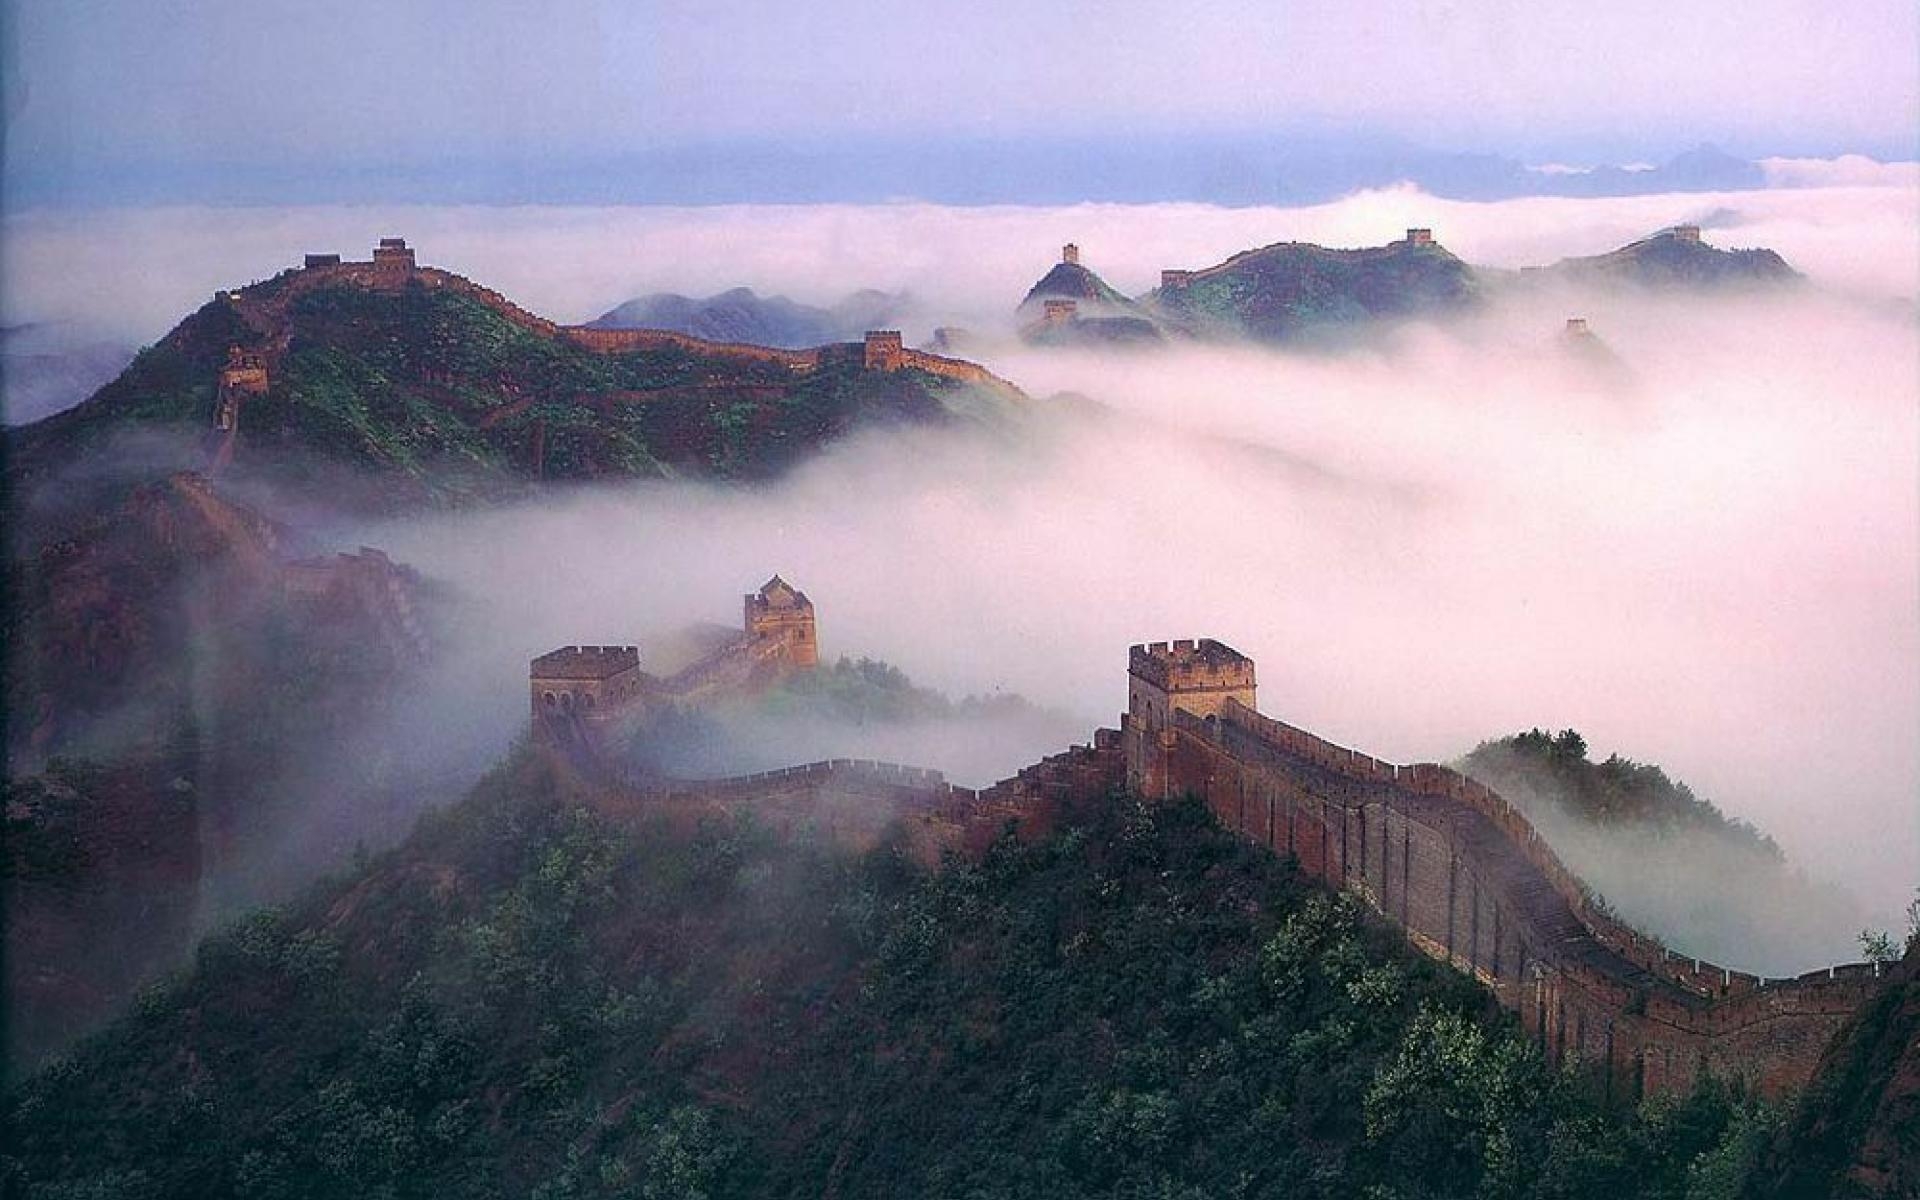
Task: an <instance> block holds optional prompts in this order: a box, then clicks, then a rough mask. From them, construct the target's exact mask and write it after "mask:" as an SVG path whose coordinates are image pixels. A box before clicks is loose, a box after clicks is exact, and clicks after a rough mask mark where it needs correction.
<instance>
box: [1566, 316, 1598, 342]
mask: <svg viewBox="0 0 1920 1200" xmlns="http://www.w3.org/2000/svg"><path fill="white" fill-rule="evenodd" d="M1567 336H1568V337H1570V338H1584V337H1592V336H1593V330H1591V329H1589V328H1588V327H1587V319H1586V318H1585V317H1568V318H1567Z"/></svg>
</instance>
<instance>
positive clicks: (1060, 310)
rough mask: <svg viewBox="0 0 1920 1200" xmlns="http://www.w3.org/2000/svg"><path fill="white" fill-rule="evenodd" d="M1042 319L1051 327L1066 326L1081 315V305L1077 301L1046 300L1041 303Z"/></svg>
mask: <svg viewBox="0 0 1920 1200" xmlns="http://www.w3.org/2000/svg"><path fill="white" fill-rule="evenodd" d="M1040 313H1041V317H1040V319H1041V320H1043V321H1045V322H1046V323H1047V324H1049V325H1065V324H1066V323H1067V322H1069V321H1071V320H1073V319H1074V318H1075V317H1077V316H1079V315H1080V303H1079V301H1077V300H1058V299H1055V300H1045V301H1042V302H1041V306H1040Z"/></svg>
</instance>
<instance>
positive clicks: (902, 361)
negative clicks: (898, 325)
mask: <svg viewBox="0 0 1920 1200" xmlns="http://www.w3.org/2000/svg"><path fill="white" fill-rule="evenodd" d="M864 350H865V353H864V356H863V358H862V360H861V361H862V363H863V365H865V367H866V368H867V370H869V371H898V370H899V369H900V368H901V367H903V366H905V365H906V348H905V346H904V344H903V342H902V339H901V337H900V331H899V330H898V329H870V330H868V331H867V340H866V345H865V347H864Z"/></svg>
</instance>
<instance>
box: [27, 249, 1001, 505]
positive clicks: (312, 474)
mask: <svg viewBox="0 0 1920 1200" xmlns="http://www.w3.org/2000/svg"><path fill="white" fill-rule="evenodd" d="M286 286H287V285H286V284H285V282H284V281H278V280H277V281H273V282H270V283H268V284H265V285H262V287H261V289H260V295H261V296H262V297H269V298H270V297H273V296H274V295H275V294H276V292H278V291H281V290H283V289H284V288H285V287H286ZM286 303H287V304H288V310H287V316H286V323H287V328H288V330H289V335H290V336H289V338H288V342H287V346H286V350H285V353H284V354H282V355H281V356H280V358H279V360H278V362H277V364H276V367H275V369H274V371H273V373H272V377H271V379H270V384H269V389H268V391H267V393H266V394H265V395H264V396H257V397H252V398H250V399H248V400H247V401H246V403H245V405H244V407H243V410H242V414H241V421H240V430H241V432H240V447H241V450H240V453H239V454H238V456H237V457H236V460H235V465H236V469H237V470H240V471H242V472H255V473H259V474H263V475H265V476H267V477H268V478H270V479H271V480H272V481H273V482H275V483H278V484H281V485H288V484H293V485H307V486H308V487H310V488H313V489H318V490H325V491H326V492H327V495H328V498H329V499H330V500H332V501H335V502H339V501H341V500H343V499H354V498H358V499H360V500H362V501H363V502H364V503H368V504H371V505H374V506H376V507H405V506H410V505H415V504H420V503H438V504H458V503H462V502H466V501H470V500H472V499H475V498H479V497H483V496H486V495H490V494H495V493H499V492H503V491H505V492H512V491H516V490H520V489H524V488H526V487H527V486H529V485H531V484H534V483H536V482H541V481H550V482H580V481H587V480H593V479H599V478H608V477H640V478H659V477H670V476H676V475H695V476H712V477H719V478H727V479H760V478H766V477H768V476H771V475H774V474H776V473H778V472H780V471H782V470H784V469H786V468H788V467H789V466H791V465H792V464H793V463H795V462H797V461H799V460H800V459H801V458H802V457H804V456H805V455H806V454H807V453H809V452H810V451H812V450H814V449H816V448H818V447H819V446H820V445H822V444H824V443H825V442H827V441H830V440H832V439H834V438H836V437H839V436H841V435H843V434H845V433H846V432H847V431H849V430H850V429H852V428H853V427H854V426H856V425H857V424H859V423H861V422H863V421H867V420H875V419H879V420H887V419H895V420H915V421H937V420H944V419H948V418H950V417H952V416H953V415H955V413H956V412H957V411H959V408H960V407H964V405H963V404H962V403H961V402H960V398H961V396H962V394H963V393H964V392H965V391H966V390H967V389H966V386H965V385H963V384H959V383H956V382H954V381H951V380H947V379H942V378H938V377H935V376H931V375H927V374H925V373H923V372H919V371H902V372H895V373H891V374H884V375H881V374H874V373H869V372H866V371H863V370H862V369H860V365H859V361H858V357H857V356H849V357H847V358H846V359H845V360H844V361H834V362H829V363H827V364H825V365H823V366H822V367H821V368H820V369H818V370H815V371H811V372H807V373H805V374H799V375H796V374H795V373H794V372H793V371H792V370H791V369H789V368H788V367H787V366H785V365H783V364H781V363H778V362H759V361H754V360H749V359H742V358H737V357H726V358H721V357H708V356H706V355H703V354H699V353H695V352H692V351H688V350H682V349H677V348H662V349H657V350H646V351H636V352H633V353H628V354H618V355H608V354H599V353H595V352H592V351H589V350H586V349H584V348H582V347H580V346H577V345H575V344H573V343H571V342H568V341H566V340H564V339H561V338H557V337H553V336H549V335H547V334H543V333H540V332H537V331H535V330H532V329H528V328H526V327H524V326H522V325H520V324H517V323H515V322H514V321H512V320H510V319H508V318H507V317H506V316H505V315H503V314H501V313H500V312H498V311H496V310H495V309H493V308H491V307H489V306H487V305H486V304H483V303H481V302H480V301H479V300H476V299H474V298H472V297H470V296H467V295H464V294H462V293H459V292H457V291H453V290H447V289H439V288H428V287H424V286H417V285H416V286H412V287H409V288H406V289H404V290H401V291H397V292H383V291H373V290H369V289H365V288H360V287H355V286H350V285H344V284H343V285H340V286H334V287H323V288H320V289H317V290H314V291H311V292H307V293H304V294H301V295H299V296H297V297H294V298H292V299H291V300H290V301H286ZM260 336H261V335H260V334H259V333H258V332H257V331H254V330H251V329H249V328H247V327H246V326H245V324H244V322H243V321H242V320H241V318H240V316H239V314H238V310H237V309H236V307H235V306H234V305H233V304H231V303H229V302H228V301H226V300H224V299H221V300H215V301H214V302H212V303H210V304H208V305H206V306H205V307H203V308H202V309H201V310H200V311H198V312H196V313H194V314H193V315H191V316H190V317H188V318H187V319H186V320H185V321H183V322H182V323H181V324H180V326H179V327H178V328H176V329H175V330H174V331H173V332H172V333H171V334H169V335H168V337H167V338H166V339H165V340H164V341H162V342H161V343H160V344H159V345H157V346H155V347H152V348H151V349H149V350H147V351H146V352H144V353H143V354H141V355H140V357H139V358H138V359H137V360H136V361H135V362H134V364H133V365H132V366H131V367H129V368H128V370H127V372H126V373H125V374H124V375H122V376H121V377H120V378H119V379H117V380H115V381H114V382H113V383H111V384H109V385H107V387H105V388H103V389H102V390H101V391H100V393H98V394H97V395H96V396H95V397H94V398H93V399H92V400H90V401H88V402H87V403H85V404H82V405H80V406H79V407H78V408H75V409H73V410H70V411H69V412H67V413H63V414H60V415H58V416H55V417H52V418H49V419H48V420H47V421H45V422H42V423H40V424H39V425H37V426H34V427H31V428H29V429H27V430H25V431H22V432H21V433H19V434H16V435H10V440H11V441H12V448H13V456H14V458H15V464H14V470H15V472H16V477H17V478H26V477H32V476H44V475H47V474H51V473H52V471H53V470H55V469H56V468H57V467H59V466H60V465H62V464H63V463H65V462H68V461H70V460H71V459H72V458H73V457H75V456H76V455H77V454H78V453H80V452H82V451H84V450H88V449H92V448H97V447H98V446H99V445H100V444H101V443H102V442H103V441H104V440H105V439H106V438H107V437H108V436H109V435H113V434H124V433H127V432H130V431H135V430H145V431H149V432H152V431H165V432H170V433H172V434H173V435H176V436H183V437H184V438H185V439H189V440H190V441H191V440H196V439H199V438H201V437H203V436H204V435H205V432H206V430H207V428H208V426H209V423H210V419H211V414H212V412H213V406H214V394H215V390H216V383H217V378H218V372H219V369H220V366H221V364H222V363H223V362H224V360H225V356H226V352H227V348H228V347H229V346H230V345H235V344H240V345H253V344H255V343H256V342H257V341H258V340H259V338H260ZM177 454H184V455H186V457H187V459H191V458H192V455H191V453H190V452H188V451H186V450H181V451H178V452H177ZM350 476H357V477H361V478H363V479H364V478H366V477H371V479H372V480H374V481H375V483H374V485H373V486H372V487H371V489H366V488H361V489H354V490H351V491H345V492H343V491H342V490H341V488H340V485H341V484H342V483H343V482H344V481H345V480H346V479H348V478H349V477H350Z"/></svg>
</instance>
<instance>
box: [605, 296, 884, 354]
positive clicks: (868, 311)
mask: <svg viewBox="0 0 1920 1200" xmlns="http://www.w3.org/2000/svg"><path fill="white" fill-rule="evenodd" d="M906 307H907V301H906V297H904V296H900V295H896V294H893V293H891V292H881V291H874V290H872V289H865V290H862V291H858V292H855V293H853V294H852V295H850V296H847V297H846V298H845V299H843V300H841V301H840V302H839V303H838V304H835V305H834V306H833V307H831V308H819V307H815V306H813V305H809V304H801V303H799V302H798V301H794V300H790V299H788V298H787V297H785V296H762V295H760V294H758V293H756V292H755V291H754V290H753V289H751V288H744V287H737V288H729V289H728V290H727V291H724V292H718V293H716V294H714V295H711V296H708V297H706V298H704V299H695V298H693V297H691V296H683V295H680V294H679V293H677V292H654V293H652V294H651V295H646V296H641V297H639V298H637V299H633V300H628V301H627V302H626V303H624V304H621V305H620V306H618V307H617V308H613V309H609V310H608V311H607V312H604V313H602V314H601V315H600V316H598V317H595V318H594V319H593V320H592V321H589V322H588V323H587V324H588V326H589V327H590V328H594V329H671V330H674V331H675V332H678V333H685V334H691V335H692V336H694V337H697V338H706V339H707V340H709V341H714V342H745V343H748V344H751V345H756V346H782V347H786V348H788V349H795V350H797V349H801V348H804V347H807V346H818V345H821V344H822V343H825V342H846V341H856V340H858V339H859V337H860V335H861V334H862V333H864V332H865V331H867V330H869V329H880V328H887V327H892V326H896V325H898V324H899V323H900V318H901V315H902V313H903V312H904V310H905V309H906Z"/></svg>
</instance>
